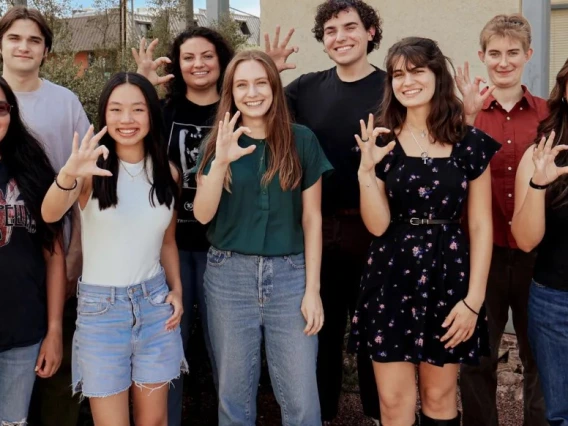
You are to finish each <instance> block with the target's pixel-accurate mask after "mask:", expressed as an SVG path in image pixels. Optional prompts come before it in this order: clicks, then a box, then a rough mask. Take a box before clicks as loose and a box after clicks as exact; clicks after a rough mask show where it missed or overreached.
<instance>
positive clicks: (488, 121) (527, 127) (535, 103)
mask: <svg viewBox="0 0 568 426" xmlns="http://www.w3.org/2000/svg"><path fill="white" fill-rule="evenodd" d="M523 92H524V94H523V97H522V98H521V100H520V101H519V102H517V104H516V105H515V106H514V107H513V109H511V111H509V112H507V111H505V110H504V109H503V107H501V105H500V104H499V102H497V100H496V99H495V98H494V97H493V96H490V97H489V98H488V99H487V100H486V101H485V103H484V105H483V109H482V110H481V111H480V112H479V114H477V117H476V119H475V124H474V126H475V127H477V128H478V129H480V130H482V131H484V132H485V133H487V134H488V135H489V136H491V137H492V138H493V139H495V140H496V141H497V142H499V143H500V144H502V147H501V149H500V150H499V151H498V152H497V154H495V156H494V157H493V159H492V160H491V189H492V192H493V243H494V244H495V245H497V246H500V247H509V248H518V247H517V243H516V242H515V239H514V238H513V234H511V221H512V219H513V211H514V208H515V175H516V173H517V167H518V166H519V163H520V161H521V158H522V157H523V154H524V153H525V151H526V150H527V148H528V147H529V145H531V144H532V143H533V142H534V140H535V138H536V132H537V128H538V124H539V123H540V121H542V120H543V119H545V118H546V117H547V116H548V107H547V105H546V101H545V100H544V99H542V98H539V97H536V96H533V95H531V93H530V92H529V91H528V89H527V88H526V87H525V86H523Z"/></svg>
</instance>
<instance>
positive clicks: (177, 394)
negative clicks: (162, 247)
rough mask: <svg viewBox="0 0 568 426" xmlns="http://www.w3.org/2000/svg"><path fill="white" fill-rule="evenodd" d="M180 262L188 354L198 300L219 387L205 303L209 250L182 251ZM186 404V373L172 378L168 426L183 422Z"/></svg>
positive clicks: (184, 333) (169, 394)
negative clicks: (184, 378) (184, 395)
mask: <svg viewBox="0 0 568 426" xmlns="http://www.w3.org/2000/svg"><path fill="white" fill-rule="evenodd" d="M179 264H180V272H181V284H182V288H183V310H184V312H185V313H184V314H183V317H182V318H181V338H182V340H183V349H184V351H185V354H186V357H187V354H188V350H189V337H190V334H191V327H192V325H193V320H194V315H193V306H194V305H195V303H196V302H197V308H198V309H199V314H200V316H201V327H202V329H203V339H204V341H205V348H206V349H207V353H208V354H209V359H210V360H211V369H212V374H213V382H214V384H215V387H217V369H216V367H215V363H214V362H213V352H212V350H211V340H210V339H209V332H208V330H207V309H206V307H205V297H204V295H203V275H204V274H205V265H206V264H207V252H206V251H195V252H192V251H185V250H180V251H179ZM182 404H183V375H181V376H180V377H179V378H178V379H176V380H174V381H173V382H172V385H171V386H170V390H169V392H168V426H180V425H181V420H182Z"/></svg>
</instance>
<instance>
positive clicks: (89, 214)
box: [81, 160, 173, 287]
mask: <svg viewBox="0 0 568 426" xmlns="http://www.w3.org/2000/svg"><path fill="white" fill-rule="evenodd" d="M143 167H144V161H141V162H139V163H137V164H130V163H125V162H122V165H121V164H120V163H119V169H118V182H117V197H118V203H117V205H116V206H115V207H110V208H107V209H104V210H100V209H99V200H97V199H93V198H92V196H91V198H89V201H88V202H87V205H86V206H85V208H84V209H83V210H81V237H82V247H83V275H82V278H81V281H82V282H84V283H87V284H95V285H103V286H114V287H126V286H128V285H132V284H138V283H141V282H142V281H145V280H147V279H148V278H151V277H153V276H154V275H156V274H158V273H159V272H160V270H161V265H160V252H161V250H162V242H163V239H164V234H165V231H166V229H167V227H168V225H169V224H170V221H171V219H172V215H173V204H172V205H171V209H168V207H167V206H166V205H161V204H159V203H158V200H157V199H156V196H154V204H155V206H154V207H152V205H151V204H150V198H149V194H150V188H151V184H150V181H149V178H148V176H152V167H151V162H150V160H148V161H147V165H146V168H147V171H145V170H142V168H143ZM125 169H126V170H128V172H129V173H130V174H129V173H127V172H126V171H125Z"/></svg>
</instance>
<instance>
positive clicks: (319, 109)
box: [265, 0, 386, 423]
mask: <svg viewBox="0 0 568 426" xmlns="http://www.w3.org/2000/svg"><path fill="white" fill-rule="evenodd" d="M276 31H277V32H276V37H275V39H274V43H273V44H272V45H271V44H270V40H269V38H268V36H267V35H265V40H266V42H267V49H266V50H267V52H268V53H270V54H271V55H272V57H273V59H275V62H276V63H277V65H278V67H279V69H280V70H281V71H282V70H285V69H289V68H294V65H293V64H288V63H286V59H287V57H288V56H289V55H290V54H291V53H293V52H295V51H297V48H294V47H291V48H288V47H287V44H288V42H289V40H290V37H291V35H292V32H293V30H292V31H290V33H288V36H287V37H286V38H285V39H284V41H283V43H282V44H280V45H279V43H278V32H279V29H278V28H277V30H276ZM312 32H313V33H314V35H315V37H316V40H318V41H319V42H322V43H323V45H324V47H325V52H326V53H327V54H328V56H329V57H330V59H332V60H333V61H334V62H335V66H334V67H333V68H330V69H328V70H325V71H320V72H312V73H308V74H304V75H302V76H300V77H299V78H297V79H296V80H294V81H293V82H292V83H290V84H289V85H288V86H287V87H286V95H287V97H288V101H289V106H290V109H291V112H292V115H293V117H294V119H295V121H296V122H297V123H299V124H303V125H305V126H307V127H309V128H310V129H311V130H312V131H313V132H314V133H315V134H316V136H317V138H318V140H319V141H320V143H321V145H322V148H323V150H324V152H325V155H326V156H327V158H328V159H329V161H330V162H331V164H332V165H333V167H334V169H335V171H334V173H333V174H332V175H331V176H330V177H329V178H328V179H327V180H326V181H325V182H324V184H323V194H322V214H323V257H322V273H321V281H322V282H321V297H322V302H323V306H324V313H325V324H324V326H323V328H322V330H321V331H320V333H319V351H318V387H319V396H320V403H321V410H322V420H323V421H324V423H325V422H329V421H332V420H333V419H334V418H335V417H336V416H337V412H338V406H339V398H340V394H341V381H342V368H343V339H344V335H345V329H346V324H347V317H348V314H349V315H352V314H353V310H354V307H355V301H356V298H357V292H358V284H359V281H360V279H361V274H362V271H363V265H364V262H365V260H366V259H365V255H366V252H367V247H368V245H369V243H370V241H371V239H370V234H369V233H368V231H367V230H366V229H365V226H364V225H363V222H362V220H361V215H360V212H359V184H358V181H357V170H358V168H359V161H360V157H361V156H360V151H359V148H358V146H357V144H356V142H355V138H354V135H355V134H356V133H357V132H358V131H359V120H360V119H362V118H366V117H367V116H368V115H369V113H372V112H375V111H377V109H378V108H379V105H380V102H381V99H382V97H383V87H384V81H385V75H386V74H385V72H384V71H383V70H381V69H379V68H377V67H375V66H374V65H372V64H371V63H370V62H369V59H368V57H367V55H368V54H369V53H371V52H372V51H373V50H375V49H378V48H379V44H380V42H381V39H382V27H381V20H380V17H379V14H378V12H377V11H376V10H374V9H373V8H372V7H371V6H369V5H368V4H366V3H365V2H363V1H361V0H329V1H325V2H324V3H321V4H320V5H319V7H318V9H317V13H316V16H315V24H314V28H313V29H312ZM358 373H359V386H360V388H361V400H362V403H363V409H364V412H365V414H366V415H368V416H371V417H373V418H375V419H378V418H379V410H378V405H379V404H378V395H377V390H376V387H375V383H374V380H373V370H372V368H371V362H370V361H369V357H368V356H367V355H365V354H360V355H359V357H358Z"/></svg>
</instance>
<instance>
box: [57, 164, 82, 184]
mask: <svg viewBox="0 0 568 426" xmlns="http://www.w3.org/2000/svg"><path fill="white" fill-rule="evenodd" d="M56 179H57V183H59V185H61V186H65V187H68V188H70V187H71V186H73V185H74V184H75V181H76V180H77V176H74V175H72V174H70V173H68V172H67V170H66V169H65V167H63V168H62V169H61V170H60V171H59V173H58V174H57V176H56Z"/></svg>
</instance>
